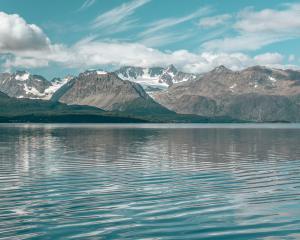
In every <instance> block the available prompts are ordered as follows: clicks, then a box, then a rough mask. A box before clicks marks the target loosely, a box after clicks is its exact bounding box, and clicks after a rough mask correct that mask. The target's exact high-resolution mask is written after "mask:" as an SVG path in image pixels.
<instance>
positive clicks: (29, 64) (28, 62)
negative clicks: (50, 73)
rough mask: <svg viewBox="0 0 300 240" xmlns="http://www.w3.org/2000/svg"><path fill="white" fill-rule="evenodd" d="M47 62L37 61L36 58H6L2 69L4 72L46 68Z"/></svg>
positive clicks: (43, 60)
mask: <svg viewBox="0 0 300 240" xmlns="http://www.w3.org/2000/svg"><path fill="white" fill-rule="evenodd" d="M48 64H49V62H48V60H45V59H37V58H26V57H8V58H7V59H6V60H5V62H4V64H3V67H4V68H5V69H6V70H10V69H11V68H38V67H46V66H48Z"/></svg>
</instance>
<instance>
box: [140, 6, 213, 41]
mask: <svg viewBox="0 0 300 240" xmlns="http://www.w3.org/2000/svg"><path fill="white" fill-rule="evenodd" d="M209 12H210V8H208V7H204V8H201V9H198V10H197V11H195V12H193V13H191V14H189V15H186V16H183V17H179V18H165V19H161V20H158V21H155V22H153V23H151V24H149V26H148V29H147V30H145V31H144V32H142V33H141V34H140V36H149V35H153V34H155V33H157V32H159V31H162V30H165V29H167V28H170V27H174V26H176V25H178V24H181V23H184V22H187V21H190V20H192V19H195V18H197V17H200V16H203V15H206V14H208V13H209Z"/></svg>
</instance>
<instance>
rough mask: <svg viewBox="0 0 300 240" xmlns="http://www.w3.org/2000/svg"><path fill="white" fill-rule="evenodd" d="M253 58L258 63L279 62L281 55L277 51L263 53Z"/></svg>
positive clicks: (281, 59) (281, 58) (281, 60)
mask: <svg viewBox="0 0 300 240" xmlns="http://www.w3.org/2000/svg"><path fill="white" fill-rule="evenodd" d="M254 60H255V61H256V62H257V64H259V65H271V64H281V63H282V62H283V56H282V55H281V54H279V53H264V54H260V55H257V56H255V57H254Z"/></svg>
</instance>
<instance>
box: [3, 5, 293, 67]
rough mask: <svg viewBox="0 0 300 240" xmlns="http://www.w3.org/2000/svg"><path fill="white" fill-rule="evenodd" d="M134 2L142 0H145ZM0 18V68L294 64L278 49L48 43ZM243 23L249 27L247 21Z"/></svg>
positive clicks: (30, 28) (15, 21)
mask: <svg viewBox="0 0 300 240" xmlns="http://www.w3.org/2000/svg"><path fill="white" fill-rule="evenodd" d="M134 2H135V3H139V4H142V3H146V1H134ZM132 8H133V6H131V9H132ZM128 11H129V10H128ZM128 11H127V12H128ZM129 12H130V11H129ZM197 14H199V13H197ZM191 18H192V17H191ZM184 20H185V19H183V20H182V19H181V21H184ZM0 22H1V23H3V24H1V26H0V35H1V39H0V54H2V56H6V57H5V61H4V63H3V64H2V68H4V69H6V70H9V69H11V68H38V67H45V66H48V65H50V64H51V63H54V64H57V65H59V66H61V67H64V68H77V69H84V68H91V67H92V68H101V67H107V66H114V67H119V66H124V65H133V66H142V67H151V66H167V65H170V64H174V65H176V66H177V67H179V68H180V69H182V70H184V71H187V72H198V73H200V72H206V71H209V70H211V69H212V68H214V67H217V66H219V65H225V66H227V67H228V68H231V69H233V70H240V69H243V68H245V67H248V66H252V65H257V64H259V65H266V66H271V67H280V68H287V67H294V66H289V65H284V64H283V62H284V56H282V55H281V54H280V53H265V54H260V55H256V56H252V57H251V56H249V55H247V54H244V53H240V52H231V53H224V52H223V53H222V52H214V51H205V52H201V53H200V52H199V53H193V52H190V51H187V50H184V49H182V50H177V51H172V52H170V51H161V50H158V49H155V48H152V47H147V46H145V45H144V44H142V43H128V42H118V41H116V42H112V41H109V42H106V41H100V40H95V39H93V38H86V39H83V40H81V41H79V42H77V43H75V44H74V45H72V46H65V45H62V44H53V43H51V41H50V39H49V38H48V37H47V36H46V35H45V33H44V32H43V31H42V30H41V29H40V28H39V27H38V26H36V25H34V24H29V23H27V22H26V21H25V20H24V19H23V18H21V17H20V16H18V15H15V14H12V15H9V14H6V13H4V12H0ZM175 22H176V23H175ZM175 22H174V21H170V20H168V21H164V23H165V24H163V25H162V27H163V28H164V27H166V26H169V25H170V24H171V23H172V24H171V25H173V24H177V23H178V21H175ZM103 24H104V23H103ZM245 26H246V27H245V28H247V29H248V28H250V29H251V27H249V24H246V25H245ZM159 29H161V27H160V28H159ZM151 31H157V27H156V25H153V28H152V30H151ZM289 58H290V57H289Z"/></svg>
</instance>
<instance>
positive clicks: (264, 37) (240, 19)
mask: <svg viewBox="0 0 300 240" xmlns="http://www.w3.org/2000/svg"><path fill="white" fill-rule="evenodd" d="M233 30H234V31H235V36H232V37H226V38H219V39H213V40H211V41H207V42H205V43H204V44H202V47H203V49H205V50H209V51H241V50H257V49H260V48H262V47H263V46H266V45H269V44H271V43H275V42H281V41H284V40H289V39H295V38H298V37H299V36H300V4H289V5H284V8H283V9H279V10H274V9H263V10H261V11H255V10H254V9H253V8H248V9H245V10H243V11H241V12H240V13H239V14H238V15H237V18H236V21H235V23H234V25H233Z"/></svg>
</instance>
